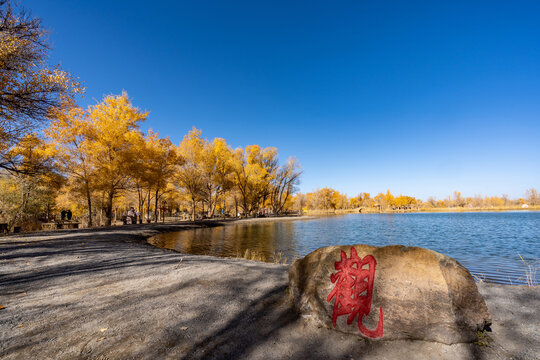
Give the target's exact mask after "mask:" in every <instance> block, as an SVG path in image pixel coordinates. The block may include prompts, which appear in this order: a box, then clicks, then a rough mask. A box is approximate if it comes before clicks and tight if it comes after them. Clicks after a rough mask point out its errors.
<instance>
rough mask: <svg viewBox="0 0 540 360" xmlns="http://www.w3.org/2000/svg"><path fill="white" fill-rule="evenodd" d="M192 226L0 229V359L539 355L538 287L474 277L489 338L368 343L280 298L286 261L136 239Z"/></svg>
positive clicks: (285, 281) (283, 295) (283, 291)
mask: <svg viewBox="0 0 540 360" xmlns="http://www.w3.org/2000/svg"><path fill="white" fill-rule="evenodd" d="M203 225H204V224H203ZM206 225H209V224H206ZM210 225H218V224H217V223H213V224H210ZM196 226H201V224H200V223H198V224H181V225H169V224H166V225H134V226H129V227H127V226H124V227H116V228H102V229H83V230H72V231H54V232H48V233H45V232H43V233H33V234H27V235H18V236H10V237H1V238H0V305H1V306H3V307H4V308H3V309H1V310H0V358H1V359H103V360H104V359H177V358H186V359H203V358H204V359H206V358H209V359H289V358H291V359H367V358H369V359H406V358H410V359H538V358H539V356H540V335H539V334H540V312H539V311H538V309H540V288H539V287H536V288H528V287H521V286H504V285H490V284H480V285H479V289H480V292H481V293H482V295H483V296H484V298H485V299H486V303H487V305H488V308H489V310H490V312H491V314H492V316H493V319H494V324H493V326H492V330H493V332H492V333H490V337H491V339H490V340H489V342H488V343H489V345H487V346H480V345H475V344H458V345H451V346H449V345H443V344H439V343H431V342H421V341H392V342H391V341H388V342H387V341H378V342H369V341H365V340H361V339H359V338H357V337H354V336H347V335H343V334H340V333H337V332H335V331H332V330H329V329H324V328H321V329H317V328H313V327H311V326H310V325H309V324H305V323H304V322H303V321H302V320H301V319H300V318H298V317H297V315H296V314H295V313H294V312H293V311H292V310H291V308H290V306H289V304H288V302H287V284H288V279H287V269H288V267H287V266H286V265H276V264H268V263H261V262H254V261H248V260H243V259H223V258H214V257H209V256H195V255H185V254H179V253H175V252H171V251H168V250H163V249H159V248H155V247H152V246H150V245H148V244H146V241H145V239H146V238H147V237H149V236H152V235H155V234H157V233H160V232H165V231H174V230H180V229H185V228H192V227H196Z"/></svg>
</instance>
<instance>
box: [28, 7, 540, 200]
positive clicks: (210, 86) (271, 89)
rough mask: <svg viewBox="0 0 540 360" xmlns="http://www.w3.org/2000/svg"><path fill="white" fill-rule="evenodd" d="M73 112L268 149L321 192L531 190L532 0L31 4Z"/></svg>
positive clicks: (535, 79) (535, 117) (535, 111)
mask: <svg viewBox="0 0 540 360" xmlns="http://www.w3.org/2000/svg"><path fill="white" fill-rule="evenodd" d="M21 4H22V5H23V6H24V7H25V8H27V9H29V10H31V11H32V13H33V14H34V15H36V16H38V17H41V18H42V20H43V24H44V26H45V27H46V28H47V29H49V30H50V31H51V34H50V41H51V43H52V45H53V51H52V61H53V62H59V63H61V64H62V66H63V67H64V68H65V69H67V70H69V71H71V72H72V73H74V74H76V75H77V76H78V77H80V79H81V80H82V81H83V82H84V84H85V86H86V88H87V93H86V95H85V98H84V99H82V100H81V105H84V106H86V105H88V104H93V103H95V102H96V101H98V100H100V99H101V98H102V97H103V95H104V94H118V93H120V92H121V91H122V90H123V89H125V90H126V91H127V92H128V93H129V95H130V97H131V98H132V99H133V103H134V104H135V105H136V106H139V107H140V108H142V109H147V110H149V111H150V117H149V119H148V121H147V122H146V123H145V125H144V128H148V127H151V128H152V129H154V130H156V131H159V133H160V134H161V135H163V136H166V135H167V136H169V137H170V138H171V139H172V140H173V141H174V142H176V143H179V142H180V141H181V139H182V137H183V136H184V135H185V134H186V133H187V131H188V130H189V129H191V127H193V126H195V127H197V128H200V129H202V130H203V135H204V136H206V137H208V138H210V139H211V138H214V137H223V138H225V139H226V140H227V142H228V143H229V144H231V145H232V146H233V147H238V146H245V145H249V144H255V143H256V144H260V145H262V146H276V147H278V149H279V152H280V158H281V159H282V160H283V161H284V160H285V159H286V158H287V157H288V156H291V155H294V156H296V157H297V158H298V159H299V161H300V163H301V164H302V166H303V169H304V175H303V178H302V184H301V186H300V187H301V190H302V191H303V192H308V191H312V190H314V189H316V188H320V187H324V186H331V187H333V188H335V189H337V190H339V191H342V192H345V193H347V194H349V195H351V196H353V195H356V194H357V193H359V192H364V191H365V192H370V193H372V194H376V193H377V192H384V191H386V189H390V190H391V191H392V192H393V193H396V194H400V193H402V194H407V195H413V196H417V197H420V198H423V199H426V198H427V197H428V196H431V195H433V196H436V197H438V198H441V197H444V196H446V195H448V194H450V193H451V192H452V191H454V190H460V191H461V192H462V193H463V194H464V195H466V196H469V195H474V194H483V195H500V194H502V193H506V194H509V195H510V196H511V197H519V196H523V194H524V191H525V190H526V189H527V188H530V187H536V188H537V189H539V188H540V156H539V155H540V21H538V16H539V14H540V2H535V1H531V2H526V1H520V2H509V1H500V2H498V1H472V2H471V1H463V2H458V1H452V2H439V1H436V2H434V1H423V2H415V1H395V2H391V1H384V2H383V1H380V2H379V1H377V2H373V1H370V2H367V1H354V2H353V1H351V2H346V1H340V2H330V1H306V2H300V1H298V2H293V1H192V2H180V1H178V2H176V1H153V2H149V1H67V0H66V1H43V0H40V1H37V0H32V1H31V0H26V1H25V0H22V1H21Z"/></svg>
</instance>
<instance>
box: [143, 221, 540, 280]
mask: <svg viewBox="0 0 540 360" xmlns="http://www.w3.org/2000/svg"><path fill="white" fill-rule="evenodd" d="M149 241H150V243H152V244H153V245H156V246H159V247H163V248H167V249H172V250H176V251H179V252H183V253H190V254H205V255H214V256H224V257H245V256H246V255H247V257H253V258H255V259H259V260H264V261H270V262H273V261H277V260H279V259H281V260H284V259H287V261H288V263H290V262H291V261H292V260H293V259H294V258H297V257H302V256H304V255H306V254H308V253H310V252H311V251H313V250H315V249H318V248H320V247H324V246H329V245H352V244H369V245H374V246H384V245H393V244H400V245H406V246H420V247H425V248H428V249H432V250H435V251H438V252H440V253H443V254H446V255H448V256H451V257H453V258H454V259H456V260H458V261H459V262H460V263H461V264H462V265H464V266H465V267H467V268H468V269H469V270H470V271H471V273H473V275H475V276H476V277H479V278H482V279H485V280H487V281H489V282H495V283H504V284H510V283H511V284H526V283H527V279H526V275H525V274H526V273H525V271H526V269H527V266H526V265H525V264H524V262H523V261H522V260H521V258H520V255H521V257H523V259H524V260H525V261H526V262H527V263H529V264H531V265H532V266H533V267H535V268H538V276H537V278H540V268H539V266H540V212H528V211H527V212H525V211H519V212H471V213H408V214H349V215H343V216H331V217H323V218H317V219H309V220H295V221H267V222H256V223H236V224H231V225H227V226H220V227H214V228H204V229H193V230H184V231H180V232H174V233H168V234H161V235H158V236H156V237H154V238H152V239H151V240H149ZM248 249H249V252H248V253H247V254H246V252H247V251H248ZM539 280H540V279H538V280H537V281H539Z"/></svg>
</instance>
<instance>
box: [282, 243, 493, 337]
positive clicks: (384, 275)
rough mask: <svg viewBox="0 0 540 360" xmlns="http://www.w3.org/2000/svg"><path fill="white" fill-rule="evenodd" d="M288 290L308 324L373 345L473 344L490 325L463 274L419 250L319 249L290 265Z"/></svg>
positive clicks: (442, 257)
mask: <svg viewBox="0 0 540 360" xmlns="http://www.w3.org/2000/svg"><path fill="white" fill-rule="evenodd" d="M355 252H356V253H355ZM359 269H360V270H359ZM289 287H290V294H291V297H292V301H293V303H294V306H295V309H296V311H297V312H298V313H300V314H301V315H302V316H303V317H304V318H305V319H306V320H307V321H310V322H311V323H312V324H315V325H317V326H325V327H328V328H335V329H336V330H338V331H341V332H344V333H350V334H356V335H359V336H362V337H367V338H372V339H383V340H398V339H399V340H402V339H412V340H425V341H435V342H441V343H444V344H456V343H464V342H474V341H476V340H477V338H478V331H482V330H484V329H485V328H486V327H487V326H489V325H490V324H491V316H490V314H489V312H488V309H487V306H486V304H485V302H484V299H483V298H482V295H480V293H479V292H478V289H477V287H476V284H475V282H474V280H473V278H472V276H471V274H470V273H469V271H468V270H467V269H466V268H465V267H463V266H462V265H461V264H459V263H458V262H457V261H456V260H454V259H452V258H450V257H448V256H446V255H443V254H440V253H437V252H435V251H432V250H428V249H424V248H418V247H405V246H386V247H373V246H368V245H353V246H352V247H351V246H330V247H326V248H321V249H318V250H316V251H314V252H312V253H310V254H308V255H307V256H306V257H304V258H303V259H300V260H297V261H296V262H295V263H294V264H292V266H291V267H290V270H289ZM336 302H337V303H338V304H336Z"/></svg>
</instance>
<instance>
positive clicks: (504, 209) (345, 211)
mask: <svg viewBox="0 0 540 360" xmlns="http://www.w3.org/2000/svg"><path fill="white" fill-rule="evenodd" d="M516 211H523V212H527V211H532V212H536V211H540V206H529V207H528V208H522V207H516V206H512V207H497V208H493V207H482V208H430V209H406V210H377V209H376V208H356V209H337V210H307V211H306V212H305V213H304V214H305V216H325V215H345V214H403V213H410V214H412V213H474V212H516Z"/></svg>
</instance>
